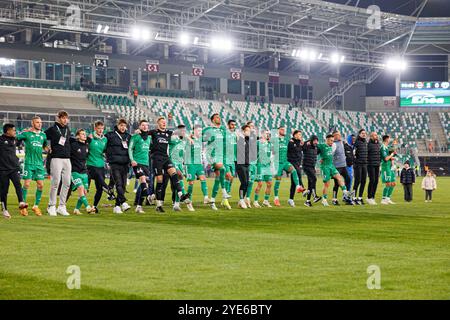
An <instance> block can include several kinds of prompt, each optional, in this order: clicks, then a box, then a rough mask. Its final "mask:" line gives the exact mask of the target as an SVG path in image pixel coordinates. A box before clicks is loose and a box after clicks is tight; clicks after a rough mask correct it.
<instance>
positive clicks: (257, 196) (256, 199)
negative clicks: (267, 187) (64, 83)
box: [255, 192, 259, 201]
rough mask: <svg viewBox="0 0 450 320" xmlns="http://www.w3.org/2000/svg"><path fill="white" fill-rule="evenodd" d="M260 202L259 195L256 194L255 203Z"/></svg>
mask: <svg viewBox="0 0 450 320" xmlns="http://www.w3.org/2000/svg"><path fill="white" fill-rule="evenodd" d="M258 200H259V193H256V192H255V201H258Z"/></svg>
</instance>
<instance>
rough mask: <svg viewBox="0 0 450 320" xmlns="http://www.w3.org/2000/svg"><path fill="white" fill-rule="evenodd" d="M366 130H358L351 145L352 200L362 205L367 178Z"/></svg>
mask: <svg viewBox="0 0 450 320" xmlns="http://www.w3.org/2000/svg"><path fill="white" fill-rule="evenodd" d="M366 139H367V132H366V131H365V130H364V129H361V130H359V133H358V137H357V138H356V141H355V144H354V146H353V148H354V153H355V163H354V165H353V171H354V175H355V182H354V184H353V191H354V193H355V195H354V196H355V197H356V198H354V199H353V201H354V202H355V203H356V204H359V205H362V204H364V201H363V199H362V196H363V193H364V187H365V186H366V179H367V153H368V150H367V140H366Z"/></svg>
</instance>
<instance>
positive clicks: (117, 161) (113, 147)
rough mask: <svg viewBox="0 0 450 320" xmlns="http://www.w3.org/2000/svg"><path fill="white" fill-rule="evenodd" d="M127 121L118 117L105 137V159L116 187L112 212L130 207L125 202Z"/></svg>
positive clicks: (127, 161) (128, 159)
mask: <svg viewBox="0 0 450 320" xmlns="http://www.w3.org/2000/svg"><path fill="white" fill-rule="evenodd" d="M127 125H128V124H127V121H126V120H125V119H119V120H118V122H117V126H115V127H114V130H113V131H111V132H108V133H107V134H106V135H105V137H106V139H108V141H107V143H106V160H107V162H108V164H109V166H110V168H111V180H113V183H114V186H115V188H116V192H117V195H116V204H115V207H114V210H113V212H114V213H116V214H121V213H123V212H124V211H127V210H128V209H130V208H131V207H130V205H129V204H128V203H127V202H126V200H127V199H126V198H125V190H126V185H127V177H128V169H129V167H130V158H129V156H128V144H129V142H130V139H131V135H130V134H129V133H128V131H127Z"/></svg>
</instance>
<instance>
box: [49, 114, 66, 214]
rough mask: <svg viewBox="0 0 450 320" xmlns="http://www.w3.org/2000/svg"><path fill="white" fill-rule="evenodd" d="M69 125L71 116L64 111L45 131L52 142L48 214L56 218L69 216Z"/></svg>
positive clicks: (50, 144)
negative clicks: (57, 216) (57, 205)
mask: <svg viewBox="0 0 450 320" xmlns="http://www.w3.org/2000/svg"><path fill="white" fill-rule="evenodd" d="M68 124H69V114H68V113H67V112H66V111H64V110H61V111H59V112H58V114H57V115H56V122H55V124H54V125H53V126H51V127H50V128H48V129H47V130H46V131H45V134H46V135H47V140H49V141H50V143H49V144H48V145H49V146H50V152H49V156H50V158H47V162H48V161H50V166H49V168H50V176H51V179H52V183H51V186H50V198H49V201H48V208H47V212H48V214H49V215H50V216H56V214H60V215H62V216H68V215H69V213H68V212H67V209H66V201H67V194H68V192H69V188H70V180H71V174H72V165H71V163H70V129H69V126H68ZM47 166H48V164H47ZM60 182H62V184H61V192H60V194H59V207H58V209H56V202H57V194H58V187H59V183H60Z"/></svg>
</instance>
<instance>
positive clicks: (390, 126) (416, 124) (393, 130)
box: [371, 112, 430, 147]
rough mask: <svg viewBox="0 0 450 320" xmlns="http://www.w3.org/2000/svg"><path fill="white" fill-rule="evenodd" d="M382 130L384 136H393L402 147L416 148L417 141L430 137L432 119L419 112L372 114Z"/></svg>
mask: <svg viewBox="0 0 450 320" xmlns="http://www.w3.org/2000/svg"><path fill="white" fill-rule="evenodd" d="M371 115H372V117H373V119H374V120H375V121H376V123H377V124H378V125H379V127H380V129H381V130H382V132H380V133H382V134H384V133H387V134H391V135H392V136H393V137H395V138H397V139H398V140H399V143H400V144H401V145H406V144H409V145H410V146H411V147H416V146H417V143H416V140H417V139H426V138H427V137H428V136H429V135H430V128H429V125H428V124H429V122H430V117H429V115H428V114H427V113H419V112H401V113H398V112H379V113H372V114H371Z"/></svg>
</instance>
